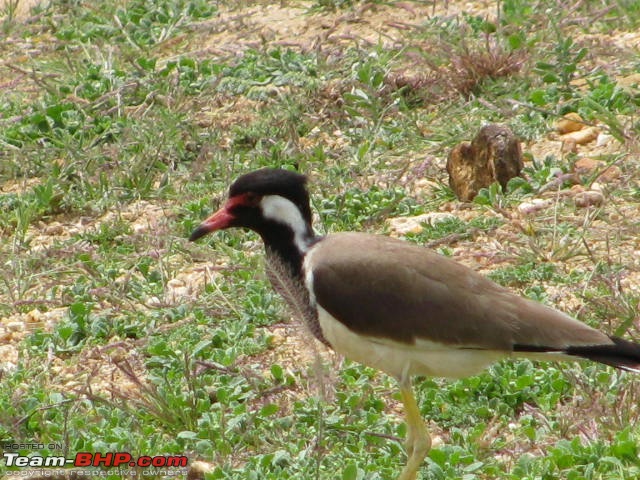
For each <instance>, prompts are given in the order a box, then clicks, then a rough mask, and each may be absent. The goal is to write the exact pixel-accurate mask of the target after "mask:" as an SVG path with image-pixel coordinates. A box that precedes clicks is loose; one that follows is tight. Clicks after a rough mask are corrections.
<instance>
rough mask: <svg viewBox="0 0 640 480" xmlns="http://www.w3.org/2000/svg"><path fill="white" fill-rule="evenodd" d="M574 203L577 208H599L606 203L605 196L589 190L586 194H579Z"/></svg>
mask: <svg viewBox="0 0 640 480" xmlns="http://www.w3.org/2000/svg"><path fill="white" fill-rule="evenodd" d="M574 201H575V203H576V207H580V208H586V207H599V206H600V205H602V204H603V203H604V195H603V194H602V193H601V192H598V191H596V190H587V191H586V192H580V193H578V194H577V195H576V196H575V198H574Z"/></svg>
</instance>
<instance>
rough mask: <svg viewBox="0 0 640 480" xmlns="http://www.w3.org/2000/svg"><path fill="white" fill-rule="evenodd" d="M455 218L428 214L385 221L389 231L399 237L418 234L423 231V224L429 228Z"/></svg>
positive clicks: (442, 214)
mask: <svg viewBox="0 0 640 480" xmlns="http://www.w3.org/2000/svg"><path fill="white" fill-rule="evenodd" d="M454 218H456V216H455V215H453V214H451V213H446V212H430V213H423V214H422V215H416V216H415V217H396V218H390V219H388V220H387V223H388V224H389V226H390V227H391V229H392V230H393V231H394V232H395V233H398V234H400V235H406V234H407V233H420V232H422V230H424V226H423V225H424V224H425V223H426V224H429V225H431V226H433V225H436V224H438V223H441V222H445V221H447V220H451V219H454Z"/></svg>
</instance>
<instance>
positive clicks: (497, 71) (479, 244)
mask: <svg viewBox="0 0 640 480" xmlns="http://www.w3.org/2000/svg"><path fill="white" fill-rule="evenodd" d="M247 3H250V2H247ZM262 3H266V4H269V5H270V7H271V8H274V9H276V8H288V7H287V5H285V4H281V2H262ZM405 3H406V2H405ZM405 3H402V4H400V3H396V2H387V3H382V2H373V4H371V5H370V6H369V7H370V8H365V9H362V8H361V7H363V6H364V4H363V3H362V2H351V1H325V0H323V1H310V2H303V7H304V8H305V9H306V12H307V13H306V14H305V15H307V17H308V18H309V21H310V22H316V23H317V22H318V21H319V20H318V18H319V17H314V15H316V16H320V17H322V18H323V19H325V20H323V21H329V20H331V21H333V20H335V19H337V18H338V17H340V16H342V15H355V17H354V19H355V20H357V17H358V16H360V17H361V18H362V19H363V20H365V21H364V22H357V21H355V22H352V23H349V24H347V25H350V27H349V28H352V27H351V26H353V25H355V26H357V28H363V29H366V28H368V27H367V26H366V25H367V24H368V23H367V21H366V20H367V19H368V18H369V17H370V16H371V17H375V18H384V19H385V20H389V19H391V20H397V21H398V22H403V21H405V20H406V19H407V18H408V17H411V14H410V13H411V12H410V11H408V10H407V9H412V8H413V9H422V10H420V12H421V13H420V15H422V14H423V13H424V15H422V17H420V18H423V20H420V21H415V23H416V27H415V28H410V29H400V28H399V29H397V31H396V30H394V32H395V33H394V34H396V33H397V34H398V35H400V36H401V41H399V42H388V41H387V39H386V37H380V39H379V41H374V42H372V43H369V42H366V41H356V38H351V39H349V36H348V35H346V34H344V33H345V32H344V31H342V30H340V28H342V26H341V25H342V24H341V23H340V22H338V24H337V28H338V30H337V31H336V35H337V36H336V37H332V36H329V37H328V38H325V39H324V40H319V41H318V42H319V43H317V44H314V45H315V47H314V48H308V47H309V45H311V43H308V44H304V45H302V47H301V46H300V45H297V44H296V42H297V41H298V40H299V41H300V42H301V43H304V41H306V40H309V39H304V38H300V39H298V38H292V37H291V36H289V37H286V36H285V38H275V39H274V38H272V37H271V36H269V33H268V32H267V31H266V30H265V32H263V33H265V34H264V35H263V37H262V38H261V39H260V40H259V41H253V40H251V39H253V36H254V35H255V31H254V30H252V28H254V27H252V23H251V22H252V21H253V20H255V19H256V18H258V17H260V15H261V14H259V13H258V14H254V16H255V17H256V18H253V19H251V17H248V18H247V21H246V22H244V23H243V21H241V19H242V18H244V17H243V15H244V14H245V13H246V12H247V8H249V5H245V4H243V3H242V2H240V3H237V2H235V3H234V2H224V1H222V2H217V3H215V2H213V3H212V2H206V1H200V0H164V1H161V2H150V1H144V0H136V1H134V2H110V1H106V0H101V1H97V2H90V4H89V3H86V2H85V3H82V2H63V1H56V0H54V1H52V2H50V3H49V4H48V5H45V6H43V7H40V10H38V11H36V12H34V14H35V15H34V16H33V17H32V18H31V19H30V20H29V21H28V22H25V21H23V20H22V19H21V18H19V17H16V9H15V2H9V3H8V4H7V7H6V8H5V10H6V11H5V12H0V14H2V13H4V15H5V16H4V17H3V19H2V20H1V22H2V24H1V29H2V34H3V35H5V36H6V37H7V39H8V40H9V41H7V42H4V43H3V44H2V45H0V52H1V54H2V57H3V59H5V61H4V63H3V65H2V67H1V68H2V70H0V84H1V85H2V88H3V93H2V95H0V186H1V191H0V260H2V264H3V265H4V270H3V276H2V281H0V335H1V336H0V346H2V347H3V348H7V350H6V352H9V353H10V354H9V356H8V357H7V359H6V361H5V360H1V359H0V362H1V363H0V440H1V441H6V440H13V441H15V442H19V443H43V444H45V445H47V447H46V448H45V449H40V450H38V452H39V453H40V454H41V455H54V454H55V455H60V454H64V455H66V456H67V457H69V458H70V457H72V456H73V455H75V453H76V452H81V451H89V452H103V453H104V452H108V451H128V452H130V453H132V454H133V455H134V456H137V455H152V456H153V455H163V454H172V455H174V454H175V455H181V454H185V455H188V456H189V457H190V459H192V460H196V459H201V460H204V461H206V462H209V463H211V464H212V471H211V472H210V473H208V474H207V475H206V478H209V479H247V478H249V479H274V480H275V479H277V480H280V479H284V478H298V479H336V478H338V479H342V480H359V479H365V478H366V479H368V480H369V479H388V478H394V476H396V475H397V474H398V472H399V471H400V468H401V465H402V463H403V461H404V451H403V448H402V441H401V439H402V438H403V437H404V434H405V426H404V424H403V423H402V417H401V415H400V414H399V413H398V410H397V407H398V405H399V403H400V402H399V394H398V392H397V388H396V385H395V384H394V382H393V381H392V380H391V379H389V378H387V377H385V376H384V375H382V374H380V373H377V372H375V371H373V370H371V369H368V368H366V367H363V366H360V365H358V364H355V363H351V362H348V361H347V362H345V363H344V364H343V365H341V368H339V369H337V370H335V369H334V368H335V367H336V366H338V362H337V361H336V360H335V359H333V358H325V359H324V362H325V365H324V366H318V365H316V363H317V361H314V351H313V348H312V347H311V346H310V344H309V342H307V341H305V340H304V336H303V335H301V334H300V333H299V331H298V329H296V328H293V327H292V326H291V322H290V318H289V315H288V313H287V312H286V310H285V309H284V307H283V304H282V302H281V300H280V299H279V298H278V297H277V295H276V294H275V293H274V292H273V291H272V290H271V288H270V286H269V284H268V281H267V279H266V276H265V274H264V273H263V260H262V247H261V245H260V244H259V242H258V238H257V237H256V236H255V235H253V234H248V233H241V232H222V233H220V234H218V235H216V236H215V237H213V238H210V239H207V240H204V241H202V242H199V243H198V244H191V243H188V242H187V241H186V237H187V236H188V235H189V233H190V231H191V230H192V229H193V228H194V227H195V226H196V225H197V224H198V223H199V221H200V220H201V219H202V218H203V217H205V216H206V215H207V214H209V213H210V212H211V211H212V210H213V209H215V208H217V207H218V206H219V204H220V202H221V201H222V200H223V198H224V196H225V194H226V189H227V187H228V185H229V183H230V182H231V181H232V180H233V179H234V178H235V177H237V176H238V175H240V174H242V173H245V172H247V171H249V170H251V169H255V168H259V167H262V166H272V167H275V166H281V167H287V168H297V169H299V170H300V171H303V172H305V173H308V174H309V175H310V176H311V182H310V185H311V189H312V191H313V194H314V199H313V206H314V210H315V212H317V214H318V219H319V221H318V224H317V228H318V230H319V231H321V232H323V233H328V232H335V231H342V230H366V231H369V232H376V233H390V232H389V226H388V225H387V224H386V223H385V220H386V219H387V218H390V217H398V216H412V215H418V214H422V213H428V212H437V211H446V212H451V213H452V214H453V215H454V218H452V219H449V220H447V221H444V222H440V223H436V224H434V225H424V228H423V230H422V231H421V232H418V233H412V234H408V235H407V236H406V237H407V240H408V241H411V242H415V243H419V244H426V245H433V246H434V248H438V249H439V250H440V251H441V252H442V253H445V254H447V255H451V256H453V257H454V258H456V259H458V260H460V261H462V262H464V263H467V264H469V265H470V266H472V267H474V268H479V269H481V270H482V271H483V273H485V274H488V275H489V276H490V277H491V278H492V279H493V280H495V281H497V282H499V283H501V284H503V285H505V286H508V287H509V288H513V289H515V290H517V291H519V292H521V293H522V294H524V295H527V296H530V297H532V298H535V299H537V300H540V301H543V302H545V303H548V304H552V305H557V306H558V307H560V308H563V309H566V310H567V311H568V312H569V313H571V314H573V315H575V316H577V317H578V318H580V319H581V320H583V321H586V322H588V323H590V324H592V325H594V326H599V327H600V328H602V329H603V330H605V331H607V332H611V333H616V334H618V335H625V336H628V337H632V338H633V337H635V338H638V330H637V308H638V302H639V299H640V296H639V295H638V280H637V279H638V271H639V270H640V267H639V266H638V263H637V261H636V260H635V257H633V255H634V249H635V250H637V248H636V247H634V245H635V243H634V242H636V239H637V238H638V235H639V234H640V231H639V228H638V223H637V218H638V209H637V204H638V198H639V194H638V192H639V191H640V187H639V186H638V182H637V178H638V175H639V171H638V169H639V165H640V164H639V162H638V157H637V153H636V152H637V146H638V134H639V133H640V128H639V126H638V125H639V124H638V120H637V114H636V112H637V108H638V106H639V105H640V91H639V90H638V88H637V86H635V87H634V86H624V85H622V84H621V80H620V79H621V78H623V77H626V76H629V75H630V74H632V73H634V72H637V70H638V65H639V64H638V60H637V58H636V52H634V51H633V49H632V48H624V47H620V46H619V45H617V46H616V45H614V44H613V43H612V39H611V38H610V37H609V36H608V34H607V33H606V32H609V31H610V30H611V27H612V26H615V28H617V29H619V30H620V31H621V32H635V31H636V30H637V28H638V26H639V25H640V11H639V10H638V7H637V5H636V4H635V3H634V2H627V1H618V2H615V4H612V5H611V6H609V7H607V8H605V7H604V6H603V5H600V4H596V3H593V2H587V3H585V4H580V5H578V6H577V7H576V9H575V10H567V9H566V8H565V6H563V4H560V3H558V2H555V1H551V0H545V1H543V2H541V3H539V4H536V8H533V6H532V4H531V3H530V2H524V1H519V0H513V1H503V2H498V3H496V5H494V7H495V8H493V9H492V10H491V11H490V12H489V14H488V15H475V14H461V15H457V16H452V15H451V14H450V12H445V11H444V10H442V9H441V8H443V6H440V5H436V7H435V9H434V10H432V7H431V6H429V7H428V9H427V7H425V6H424V5H423V4H422V3H421V2H409V3H408V4H405ZM252 5H253V4H252ZM283 5H284V7H283ZM498 6H499V7H500V12H499V13H500V14H499V15H495V12H496V8H497V7H498ZM254 7H255V6H254ZM252 8H253V7H252ZM256 8H257V7H256ZM427 10H428V13H429V15H427ZM223 14H224V15H232V16H234V15H235V16H236V17H234V18H236V20H234V21H235V22H236V23H231V24H229V23H226V24H225V23H224V21H226V20H224V19H226V18H228V17H225V16H224V15H223ZM407 15H408V17H407ZM307 17H305V18H307ZM349 18H351V17H349ZM249 20H251V21H249ZM409 20H411V19H410V18H409ZM272 26H273V25H272ZM274 28H275V27H274ZM354 28H355V27H354ZM358 32H360V30H358ZM603 32H604V33H603ZM341 33H342V34H344V35H342V36H340V34H341ZM219 34H224V35H233V34H237V35H238V37H237V38H236V37H233V38H232V39H231V40H229V41H228V43H225V41H226V40H225V37H224V36H219ZM596 36H598V37H596ZM376 38H378V37H376ZM595 38H597V41H596V40H594V39H595ZM249 40H250V41H249ZM230 45H233V48H232V47H230ZM303 47H304V48H303ZM25 52H28V54H27V53H25ZM569 111H572V112H578V113H579V114H580V115H581V116H582V117H583V118H584V119H585V120H587V121H589V122H598V123H599V124H600V125H601V128H602V129H603V131H604V132H605V133H609V134H610V135H612V136H613V137H615V138H616V139H617V140H618V141H619V144H617V146H616V147H615V148H616V151H614V152H612V151H607V152H603V153H598V154H597V155H599V158H602V159H603V160H605V161H607V162H613V161H616V162H617V163H616V165H618V166H619V167H620V169H621V178H620V179H619V180H617V181H614V182H611V183H608V184H606V185H604V188H605V193H606V201H605V204H604V205H603V206H602V207H600V208H598V209H589V210H581V209H577V208H576V207H575V206H574V204H573V202H572V200H571V197H570V196H569V195H566V194H567V193H568V192H569V191H570V188H571V186H572V185H571V183H570V182H565V183H560V184H559V185H556V183H554V181H555V179H556V177H557V175H559V174H567V173H570V172H571V168H572V164H573V162H574V161H575V158H574V157H571V156H569V157H566V156H564V155H563V154H562V152H560V150H559V147H558V148H557V149H556V150H553V148H551V149H549V148H547V149H546V150H545V149H543V150H544V151H545V153H541V154H538V153H535V154H534V153H532V152H538V151H540V149H536V148H535V147H536V146H539V145H541V144H545V143H548V142H549V140H548V138H547V136H548V134H549V132H550V131H551V129H552V125H553V122H554V121H555V120H556V119H557V118H558V117H559V116H560V115H563V114H565V113H567V112H569ZM487 122H501V123H507V124H509V125H510V126H511V127H512V129H513V130H514V131H515V133H516V134H517V135H519V136H520V137H521V138H522V139H523V141H524V142H526V143H524V144H523V146H524V149H525V152H526V153H527V154H528V156H529V157H530V158H532V161H531V162H527V164H526V168H525V178H523V179H516V180H514V181H512V183H511V184H510V186H509V188H508V189H507V192H506V193H505V192H502V191H501V190H500V189H499V188H496V187H495V186H493V187H490V188H488V189H485V190H483V191H482V192H481V193H480V195H479V196H478V198H477V199H476V201H475V202H473V203H472V204H468V205H465V206H461V205H459V204H458V203H457V202H456V201H455V200H454V196H453V194H452V192H451V190H450V189H449V188H448V187H446V186H445V185H446V184H447V178H446V172H445V170H444V162H445V159H446V156H447V153H448V152H449V150H450V148H451V147H452V146H454V145H455V144H457V143H458V142H460V141H462V140H470V139H471V138H472V137H473V136H474V135H475V133H476V131H477V130H478V128H479V127H480V126H481V125H483V124H485V123H487ZM592 147H593V146H589V147H585V148H584V149H583V150H581V152H583V153H584V154H586V155H588V154H589V151H590V150H589V149H590V148H592ZM423 179H426V180H428V181H429V182H428V186H427V187H424V185H423V184H422V183H421V182H422V181H423ZM578 181H579V182H582V184H583V186H586V187H588V186H590V185H591V183H592V182H593V181H594V178H588V177H587V178H583V179H579V180H578ZM550 185H551V188H550ZM534 198H546V199H551V200H552V202H551V205H550V206H549V207H548V208H545V209H543V210H541V211H539V212H536V213H535V214H532V215H528V216H523V215H520V214H519V213H518V210H517V207H518V205H519V204H520V203H522V202H524V201H530V200H531V199H534ZM23 328H24V330H23ZM0 352H5V350H1V349H0ZM322 391H324V395H321V394H320V392H322ZM416 391H417V394H418V397H419V399H420V405H421V410H422V413H423V414H424V416H425V418H426V419H427V422H428V426H429V429H430V430H431V431H432V433H433V435H434V437H435V438H436V439H437V440H438V441H437V442H436V443H435V444H434V448H433V449H432V451H431V452H430V454H429V457H428V458H427V460H426V462H425V465H424V467H423V469H422V470H421V477H420V478H422V479H423V480H424V479H429V480H431V479H450V478H463V479H465V480H473V479H478V480H479V479H487V478H504V479H532V480H533V479H551V478H554V479H555V478H566V479H589V480H592V479H594V480H595V479H613V478H636V477H638V476H639V475H640V471H639V470H640V462H639V460H638V448H637V445H638V444H639V443H640V423H639V421H638V418H640V417H639V416H638V409H637V405H638V401H639V400H640V399H639V394H638V392H639V390H638V380H637V379H635V378H633V376H631V375H626V374H621V373H619V372H615V371H612V370H611V369H607V368H605V367H601V366H594V365H587V364H585V365H579V364H565V365H561V366H560V365H554V364H536V363H532V362H529V361H505V362H503V363H500V364H498V365H495V366H493V367H492V368H490V369H489V370H487V371H486V372H484V373H483V374H481V375H478V376H476V377H472V378H469V379H464V380H459V381H455V382H452V381H444V380H441V379H419V380H418V381H417V382H416ZM50 443H54V444H55V443H58V444H61V445H63V446H64V451H62V452H61V451H59V450H56V449H53V448H49V447H48V445H49V444H50ZM21 453H25V454H27V453H33V452H32V451H30V450H26V449H25V450H22V451H21ZM6 470H7V467H6V466H5V465H4V463H3V462H2V461H0V474H3V473H5V471H6ZM138 476H139V477H141V476H142V473H141V472H138ZM104 478H113V479H115V478H119V477H118V476H117V475H115V474H110V475H107V476H106V477H104ZM145 478H162V476H161V475H159V474H158V475H155V476H154V475H147V476H146V477H145Z"/></svg>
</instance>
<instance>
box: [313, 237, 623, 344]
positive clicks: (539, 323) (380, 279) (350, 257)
mask: <svg viewBox="0 0 640 480" xmlns="http://www.w3.org/2000/svg"><path fill="white" fill-rule="evenodd" d="M310 254H311V255H312V260H311V263H312V265H313V292H314V295H315V298H316V301H317V302H318V304H319V305H320V306H322V307H323V308H324V309H325V310H327V311H328V312H329V313H330V314H331V315H332V316H334V317H335V318H336V319H338V320H339V321H340V322H342V323H344V324H345V325H346V326H347V327H348V328H349V329H351V330H352V331H354V332H357V333H360V334H365V335H368V336H372V337H379V338H389V339H392V340H395V341H399V342H403V343H414V341H415V340H416V339H419V338H422V339H427V340H430V341H436V342H440V343H443V344H446V345H450V346H459V347H460V348H477V349H489V350H502V351H513V350H514V349H517V350H521V351H543V350H545V349H546V350H549V349H565V348H567V347H569V346H576V345H610V344H612V341H611V340H610V339H609V337H607V336H606V335H604V334H603V333H600V332H598V331H597V330H594V329H592V328H590V327H588V326H587V325H585V324H583V323H581V322H578V321H577V320H575V319H573V318H571V317H569V316H567V315H565V314H564V313H561V312H559V311H557V310H554V309H552V308H549V307H547V306H544V305H542V304H540V303H537V302H533V301H531V300H528V299H525V298H522V297H520V296H517V295H515V294H513V293H511V292H510V291H508V290H507V289H505V288H503V287H501V286H499V285H497V284H495V283H494V282H492V281H490V280H489V279H487V278H485V277H483V276H482V275H479V274H478V273H476V272H474V271H473V270H471V269H469V268H467V267H465V266H463V265H461V264H459V263H457V262H455V261H453V260H451V259H449V258H447V257H444V256H442V255H438V254H436V253H434V252H432V251H430V250H427V249H425V248H422V247H419V246H416V245H412V244H409V243H406V242H403V241H400V240H396V239H392V238H389V237H384V236H377V235H368V234H359V233H341V234H335V235H330V236H328V237H326V238H325V239H324V240H322V241H321V242H319V243H318V244H317V245H316V246H315V247H314V248H313V249H312V250H311V252H310Z"/></svg>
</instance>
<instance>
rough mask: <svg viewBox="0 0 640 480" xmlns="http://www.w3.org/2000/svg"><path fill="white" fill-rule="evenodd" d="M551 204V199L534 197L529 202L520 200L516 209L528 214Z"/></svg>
mask: <svg viewBox="0 0 640 480" xmlns="http://www.w3.org/2000/svg"><path fill="white" fill-rule="evenodd" d="M552 204H553V201H552V200H549V199H546V200H545V199H542V198H534V199H533V200H531V201H530V202H522V203H521V204H520V205H518V211H519V212H520V213H523V214H525V215H530V214H532V213H536V212H538V211H540V210H543V209H545V208H547V207H548V206H550V205H552Z"/></svg>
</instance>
